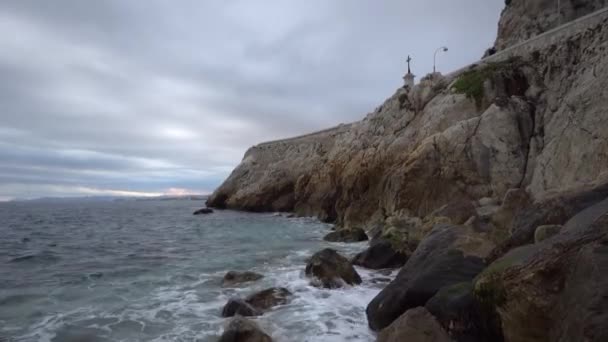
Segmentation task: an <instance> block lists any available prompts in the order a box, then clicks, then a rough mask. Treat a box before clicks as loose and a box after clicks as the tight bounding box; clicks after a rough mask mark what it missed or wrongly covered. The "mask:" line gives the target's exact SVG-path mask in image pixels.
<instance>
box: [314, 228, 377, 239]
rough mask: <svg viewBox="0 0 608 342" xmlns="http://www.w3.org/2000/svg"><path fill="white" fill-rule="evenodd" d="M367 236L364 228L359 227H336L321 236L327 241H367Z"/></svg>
mask: <svg viewBox="0 0 608 342" xmlns="http://www.w3.org/2000/svg"><path fill="white" fill-rule="evenodd" d="M367 239H368V237H367V234H365V230H363V229H361V228H352V229H338V230H336V231H333V232H331V233H329V234H327V235H325V237H324V238H323V240H325V241H329V242H360V241H367Z"/></svg>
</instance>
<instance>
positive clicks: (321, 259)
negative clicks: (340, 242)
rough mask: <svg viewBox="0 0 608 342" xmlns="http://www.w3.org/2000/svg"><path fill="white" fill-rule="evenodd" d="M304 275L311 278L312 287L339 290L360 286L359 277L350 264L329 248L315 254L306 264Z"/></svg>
mask: <svg viewBox="0 0 608 342" xmlns="http://www.w3.org/2000/svg"><path fill="white" fill-rule="evenodd" d="M305 273H306V275H307V276H308V277H313V278H314V281H313V285H319V286H321V287H325V288H330V289H333V288H339V287H342V286H344V284H348V285H358V284H361V281H362V280H361V277H360V276H359V274H358V273H357V271H356V270H355V268H354V267H353V266H352V265H351V263H350V262H349V261H348V259H346V258H345V257H343V256H342V255H340V254H338V252H336V251H335V250H333V249H331V248H326V249H324V250H322V251H319V252H317V253H315V254H314V255H313V256H312V257H311V258H310V260H309V261H308V263H307V264H306V271H305Z"/></svg>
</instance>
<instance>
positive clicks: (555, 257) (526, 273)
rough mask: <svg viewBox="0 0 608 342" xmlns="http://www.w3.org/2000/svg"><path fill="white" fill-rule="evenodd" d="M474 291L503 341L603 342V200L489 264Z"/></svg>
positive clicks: (606, 313)
mask: <svg viewBox="0 0 608 342" xmlns="http://www.w3.org/2000/svg"><path fill="white" fill-rule="evenodd" d="M475 292H476V295H477V297H479V298H480V300H481V301H483V302H484V303H487V304H488V305H491V306H492V307H493V308H494V311H495V312H496V313H497V314H498V315H499V316H500V319H501V322H502V329H503V334H504V337H505V340H506V341H530V342H536V341H538V342H540V341H564V342H566V341H588V342H595V341H597V342H599V341H608V325H607V324H606V322H608V199H605V200H603V201H602V202H599V203H597V204H595V205H594V206H592V207H589V208H587V209H586V210H583V211H581V212H580V213H579V214H577V215H575V216H574V217H572V218H571V219H570V220H568V222H566V224H565V225H564V227H563V228H562V230H561V231H560V232H559V233H558V234H557V235H555V236H553V237H552V238H550V239H546V240H543V241H540V242H539V243H536V244H532V245H526V246H522V247H519V248H515V249H513V250H511V251H509V252H508V253H506V254H505V255H504V256H502V257H501V258H499V259H498V260H496V261H495V262H493V263H492V264H491V265H490V266H489V267H488V268H487V269H486V270H484V271H483V273H482V274H480V275H479V276H478V277H477V279H476V281H475Z"/></svg>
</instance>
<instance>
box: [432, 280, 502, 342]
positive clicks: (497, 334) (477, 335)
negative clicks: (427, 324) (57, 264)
mask: <svg viewBox="0 0 608 342" xmlns="http://www.w3.org/2000/svg"><path fill="white" fill-rule="evenodd" d="M425 308H426V309H427V310H428V311H429V312H430V313H431V314H432V315H433V316H434V317H435V318H436V319H437V321H438V322H439V323H440V324H441V326H442V327H443V328H444V329H445V331H447V333H448V334H449V335H450V337H451V338H453V339H454V340H456V341H503V336H502V330H501V328H500V319H499V318H498V316H497V315H496V314H495V313H494V312H493V311H492V310H487V309H486V308H485V306H484V305H483V303H481V302H479V300H478V299H477V297H476V296H475V294H474V291H473V284H472V283H471V282H463V283H458V284H454V285H451V286H446V287H444V288H442V289H441V290H439V292H437V294H435V296H433V298H431V299H429V301H428V302H427V303H426V305H425Z"/></svg>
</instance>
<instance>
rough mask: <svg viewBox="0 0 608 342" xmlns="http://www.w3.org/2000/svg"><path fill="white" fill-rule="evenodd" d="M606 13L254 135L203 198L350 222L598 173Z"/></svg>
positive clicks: (602, 165)
mask: <svg viewBox="0 0 608 342" xmlns="http://www.w3.org/2000/svg"><path fill="white" fill-rule="evenodd" d="M607 27H608V21H607V20H603V21H602V22H601V23H600V24H598V25H595V26H593V27H589V28H588V29H586V30H583V31H582V32H579V33H573V34H572V35H571V36H570V37H569V38H568V39H567V40H566V41H563V43H561V44H557V45H549V46H544V45H543V46H542V48H539V49H537V50H534V51H531V52H530V53H528V54H526V55H524V56H521V58H520V59H518V60H508V61H502V62H498V63H493V64H482V65H478V66H475V67H473V68H472V69H471V70H469V71H466V72H465V73H461V74H456V75H450V76H448V77H445V78H442V77H441V78H440V77H437V75H435V79H430V78H427V79H423V80H422V81H421V83H420V84H419V85H417V86H416V87H414V88H413V89H412V90H410V91H408V90H406V89H399V90H398V91H397V93H396V94H395V95H393V96H392V97H391V98H389V99H388V100H387V101H386V102H385V103H384V104H383V105H382V106H380V107H379V108H378V109H376V111H374V112H373V113H371V114H369V115H368V116H367V117H366V118H365V119H364V120H362V121H360V122H356V123H354V124H352V125H345V126H340V127H338V128H335V129H333V130H329V131H325V132H322V133H319V134H313V135H309V136H305V137H301V138H295V139H289V140H284V141H278V142H274V143H266V144H261V145H258V146H255V147H252V148H251V149H250V150H249V151H247V153H246V155H245V158H244V159H243V161H242V163H241V164H240V165H239V166H238V167H237V168H236V169H235V171H234V172H233V173H232V174H231V176H230V177H229V178H228V179H227V180H226V182H224V184H223V185H222V186H221V187H220V188H219V189H217V190H216V192H215V193H214V194H213V195H212V196H211V197H210V198H209V201H208V204H209V205H210V206H215V207H228V208H234V209H244V210H253V211H295V212H297V213H298V214H300V215H314V216H318V217H319V218H321V219H324V220H327V221H334V222H337V223H338V224H339V225H342V226H345V227H349V226H355V225H359V224H370V223H372V222H382V221H383V220H385V219H386V218H388V217H391V216H395V215H397V216H399V215H409V216H418V217H424V216H426V215H427V214H429V213H431V212H432V211H433V210H436V209H438V208H440V207H441V206H443V205H445V204H447V203H449V202H450V201H451V200H452V199H454V198H459V199H470V200H476V199H480V198H483V197H492V198H497V199H502V198H503V196H504V195H505V193H506V192H507V190H509V189H511V188H520V187H523V188H526V189H527V191H528V192H529V193H530V194H531V196H532V198H533V200H539V199H542V198H544V197H546V196H547V195H549V194H552V193H555V192H561V191H565V190H568V189H571V188H576V187H580V186H582V185H583V184H585V183H593V182H596V181H599V180H600V179H602V178H608V177H606V176H608V173H607V172H606V165H608V129H606V128H608V116H607V115H606V108H607V107H608V90H607V89H608V58H607V54H608V49H607V48H608V29H607Z"/></svg>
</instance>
